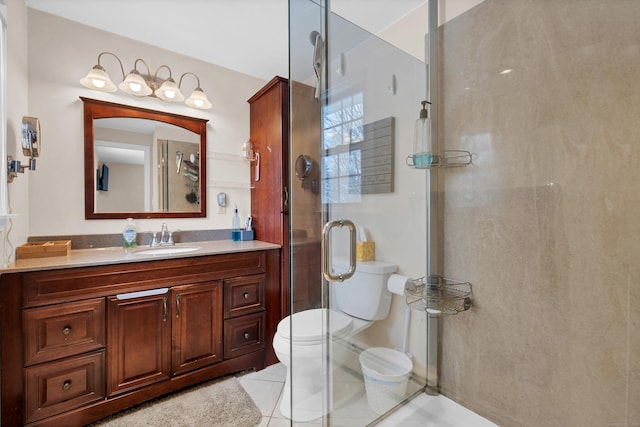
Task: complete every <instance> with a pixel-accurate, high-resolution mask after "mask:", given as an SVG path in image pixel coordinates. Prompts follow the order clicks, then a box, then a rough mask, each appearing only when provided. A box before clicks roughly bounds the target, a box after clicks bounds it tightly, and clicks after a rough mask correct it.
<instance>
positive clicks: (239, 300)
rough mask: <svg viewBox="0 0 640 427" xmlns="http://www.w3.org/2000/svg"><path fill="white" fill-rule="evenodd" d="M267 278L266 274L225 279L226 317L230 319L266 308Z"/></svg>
mask: <svg viewBox="0 0 640 427" xmlns="http://www.w3.org/2000/svg"><path fill="white" fill-rule="evenodd" d="M266 280H267V276H266V275H265V274H260V275H256V276H246V277H238V278H235V279H229V280H225V281H224V318H225V319H229V318H231V317H237V316H241V315H245V314H250V313H256V312H258V311H262V310H264V308H265V304H264V293H265V283H266Z"/></svg>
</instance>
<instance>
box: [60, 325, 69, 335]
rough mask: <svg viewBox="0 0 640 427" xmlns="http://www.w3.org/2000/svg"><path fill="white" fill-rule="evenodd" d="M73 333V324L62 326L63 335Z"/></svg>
mask: <svg viewBox="0 0 640 427" xmlns="http://www.w3.org/2000/svg"><path fill="white" fill-rule="evenodd" d="M70 333H71V326H65V327H64V328H62V335H65V336H66V335H69V334H70Z"/></svg>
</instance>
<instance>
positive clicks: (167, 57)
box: [10, 10, 265, 240]
mask: <svg viewBox="0 0 640 427" xmlns="http://www.w3.org/2000/svg"><path fill="white" fill-rule="evenodd" d="M28 16H29V23H28V29H29V30H28V36H29V38H28V40H29V44H28V52H29V55H28V58H29V67H28V70H29V71H28V88H29V97H28V100H29V108H28V113H29V115H32V116H35V117H39V118H40V123H41V127H42V135H43V150H42V151H43V152H42V156H41V158H40V159H39V160H38V170H37V171H35V172H29V174H30V188H29V208H28V212H27V210H26V209H24V210H23V209H21V212H18V213H19V214H20V215H22V216H24V215H28V218H29V221H28V225H29V229H28V234H29V235H36V236H37V235H53V234H93V233H96V234H102V233H118V232H120V231H121V230H122V228H123V226H124V223H123V221H121V220H90V221H87V220H85V219H84V165H83V121H82V120H83V115H82V101H81V100H80V99H79V97H80V96H83V97H88V98H94V99H101V100H106V101H111V102H118V103H122V104H128V105H135V106H140V107H145V108H151V109H155V110H160V111H168V112H172V113H176V114H182V115H189V116H194V117H200V118H205V119H208V120H209V122H208V124H207V154H206V157H207V172H208V177H207V178H208V185H207V193H208V194H207V196H208V206H207V218H202V219H175V220H172V219H168V220H137V224H138V229H139V230H140V231H148V230H156V229H159V228H160V223H161V222H163V221H166V222H167V223H168V225H169V228H170V229H176V228H180V229H182V230H197V229H219V228H229V227H230V224H231V212H230V211H228V212H227V213H226V214H218V209H217V206H216V203H215V195H216V194H217V193H218V192H220V191H224V192H226V193H227V194H228V195H229V202H230V203H231V204H236V203H237V204H238V207H239V208H240V211H241V212H243V213H245V214H246V213H247V212H248V211H249V209H250V193H249V168H248V164H246V163H244V162H242V160H241V158H240V153H241V148H242V143H243V142H244V141H245V140H246V139H248V137H249V105H248V104H247V102H246V100H247V99H249V98H250V97H251V96H252V95H253V93H255V92H256V91H257V90H258V89H259V88H260V87H262V86H263V85H264V83H265V82H264V81H263V80H261V79H257V78H254V77H250V76H247V75H244V74H240V73H237V72H234V71H230V70H228V69H225V68H222V67H218V66H215V65H211V64H206V63H203V62H201V61H198V60H195V59H192V58H188V57H185V56H182V55H178V54H175V53H172V52H168V51H165V50H163V49H159V48H156V47H153V46H149V45H145V44H142V43H139V42H136V41H132V40H129V39H126V38H124V37H120V36H116V35H113V34H111V33H107V32H103V31H99V30H95V29H92V28H90V27H86V26H84V25H80V24H77V23H75V22H72V21H68V20H64V19H61V18H58V17H55V16H52V15H49V14H46V13H43V12H39V11H35V10H29V12H28ZM218 42H219V41H218ZM214 45H215V43H214V42H213V41H212V42H211V46H212V47H211V48H214ZM207 46H208V45H207V44H203V48H207ZM25 50H26V49H25ZM102 51H110V52H113V53H115V54H116V55H118V56H119V57H120V58H121V60H122V61H123V63H124V66H125V72H128V71H129V70H130V69H131V68H133V61H134V60H135V59H136V58H143V59H144V60H145V61H146V62H147V63H148V64H149V66H150V68H151V69H152V70H151V72H152V73H153V72H154V71H155V69H156V68H157V67H158V66H160V65H162V64H166V65H169V66H170V67H171V68H172V71H173V73H174V78H175V77H176V75H177V76H178V77H179V76H180V75H181V74H182V73H183V72H186V71H191V72H194V73H195V74H197V75H198V76H199V77H200V81H201V86H202V89H203V90H204V91H205V92H206V93H207V96H208V97H209V99H210V101H211V103H212V104H213V108H212V109H211V110H207V111H200V110H194V109H191V108H189V107H187V106H183V105H166V104H162V103H160V102H158V101H157V100H155V99H150V98H147V99H134V97H130V96H128V95H126V94H123V93H121V92H114V93H103V92H97V91H92V90H90V89H86V88H84V87H83V86H81V85H80V83H79V80H80V78H82V77H83V76H84V75H85V74H86V73H87V72H88V71H89V69H90V68H91V67H92V66H93V65H95V64H96V62H97V56H98V54H99V53H100V52H102ZM10 62H12V61H10ZM101 65H103V66H104V67H105V68H106V70H107V72H108V73H109V75H110V76H111V78H112V80H114V81H117V80H119V79H120V77H121V76H120V75H121V72H120V68H119V65H118V63H117V61H116V60H115V59H114V58H113V57H110V56H108V55H104V56H103V57H102V60H101ZM162 72H166V70H161V73H162ZM189 79H190V77H188V76H187V77H185V80H184V82H183V88H184V89H185V90H184V92H188V91H190V90H191V89H193V88H194V87H195V81H193V82H191V81H190V80H189ZM25 110H26V108H25ZM229 164H231V165H232V167H230V166H229ZM19 179H23V178H22V177H20V178H19ZM24 237H26V233H25V234H23V235H21V236H20V239H18V237H17V236H16V240H24Z"/></svg>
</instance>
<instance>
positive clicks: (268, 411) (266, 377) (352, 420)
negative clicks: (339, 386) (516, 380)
mask: <svg viewBox="0 0 640 427" xmlns="http://www.w3.org/2000/svg"><path fill="white" fill-rule="evenodd" d="M285 376H286V367H285V366H284V365H283V364H282V363H278V364H275V365H272V366H269V367H268V368H266V369H264V370H262V371H260V372H251V373H247V374H244V375H243V376H242V377H240V378H239V381H240V384H242V386H243V387H244V389H245V390H246V391H247V393H248V394H249V395H250V396H251V398H252V399H253V400H254V402H255V403H256V405H257V406H258V408H259V409H260V411H261V412H262V422H261V423H260V424H259V426H258V427H287V426H291V421H290V420H289V419H287V418H285V417H284V416H283V415H282V413H281V412H280V398H281V396H282V390H283V387H284V380H285ZM345 381H347V382H348V383H349V384H345V387H344V389H348V390H349V391H350V392H349V395H348V396H346V397H345V401H344V402H342V403H341V404H340V406H339V407H338V408H336V409H335V410H334V411H333V413H332V415H331V425H332V426H344V427H347V426H348V427H353V426H365V425H367V424H370V423H373V422H374V421H375V420H376V419H377V418H378V417H379V415H378V414H376V413H375V412H374V411H373V410H371V408H369V405H368V403H367V397H366V394H365V390H364V384H363V382H362V379H361V378H358V377H356V376H353V375H352V376H351V378H349V375H345ZM418 388H419V386H418V385H417V384H415V383H411V382H410V383H409V390H407V391H408V392H409V393H411V392H413V391H415V390H417V389H418ZM293 425H294V426H301V427H302V426H320V425H322V423H321V420H320V419H318V420H314V421H311V422H306V423H298V422H294V423H293ZM371 425H374V424H371ZM375 425H377V426H383V427H395V426H399V425H401V426H403V427H412V426H416V427H418V426H419V427H454V426H461V425H464V426H466V427H495V426H496V425H495V424H493V423H492V422H490V421H488V420H486V419H485V418H482V417H480V416H479V415H477V414H475V413H474V412H472V411H470V410H468V409H466V408H465V407H463V406H461V405H458V404H457V403H455V402H453V401H452V400H449V399H447V398H446V397H444V396H428V395H426V394H420V395H419V396H418V397H417V398H415V399H413V400H411V401H410V402H409V403H407V404H406V405H405V406H403V407H402V408H400V409H399V410H398V411H396V412H395V413H393V414H392V415H391V416H389V417H388V418H386V419H384V420H382V421H380V422H379V423H377V424H375Z"/></svg>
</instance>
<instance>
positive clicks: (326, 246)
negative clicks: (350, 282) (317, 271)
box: [322, 219, 356, 282]
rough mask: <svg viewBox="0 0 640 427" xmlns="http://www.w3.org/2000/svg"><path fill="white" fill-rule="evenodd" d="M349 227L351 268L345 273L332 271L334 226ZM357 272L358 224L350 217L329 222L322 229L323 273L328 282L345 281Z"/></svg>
mask: <svg viewBox="0 0 640 427" xmlns="http://www.w3.org/2000/svg"><path fill="white" fill-rule="evenodd" d="M345 226H346V227H347V228H348V229H349V269H348V270H347V271H346V272H345V273H338V274H333V273H332V272H331V230H332V229H333V228H334V227H345ZM355 272H356V226H355V224H354V223H353V222H351V221H349V220H348V219H338V220H335V221H329V222H327V223H326V224H325V225H324V227H323V229H322V275H323V276H324V278H325V279H326V280H327V281H328V282H343V281H345V280H347V279H348V278H350V277H351V276H353V273H355Z"/></svg>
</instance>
